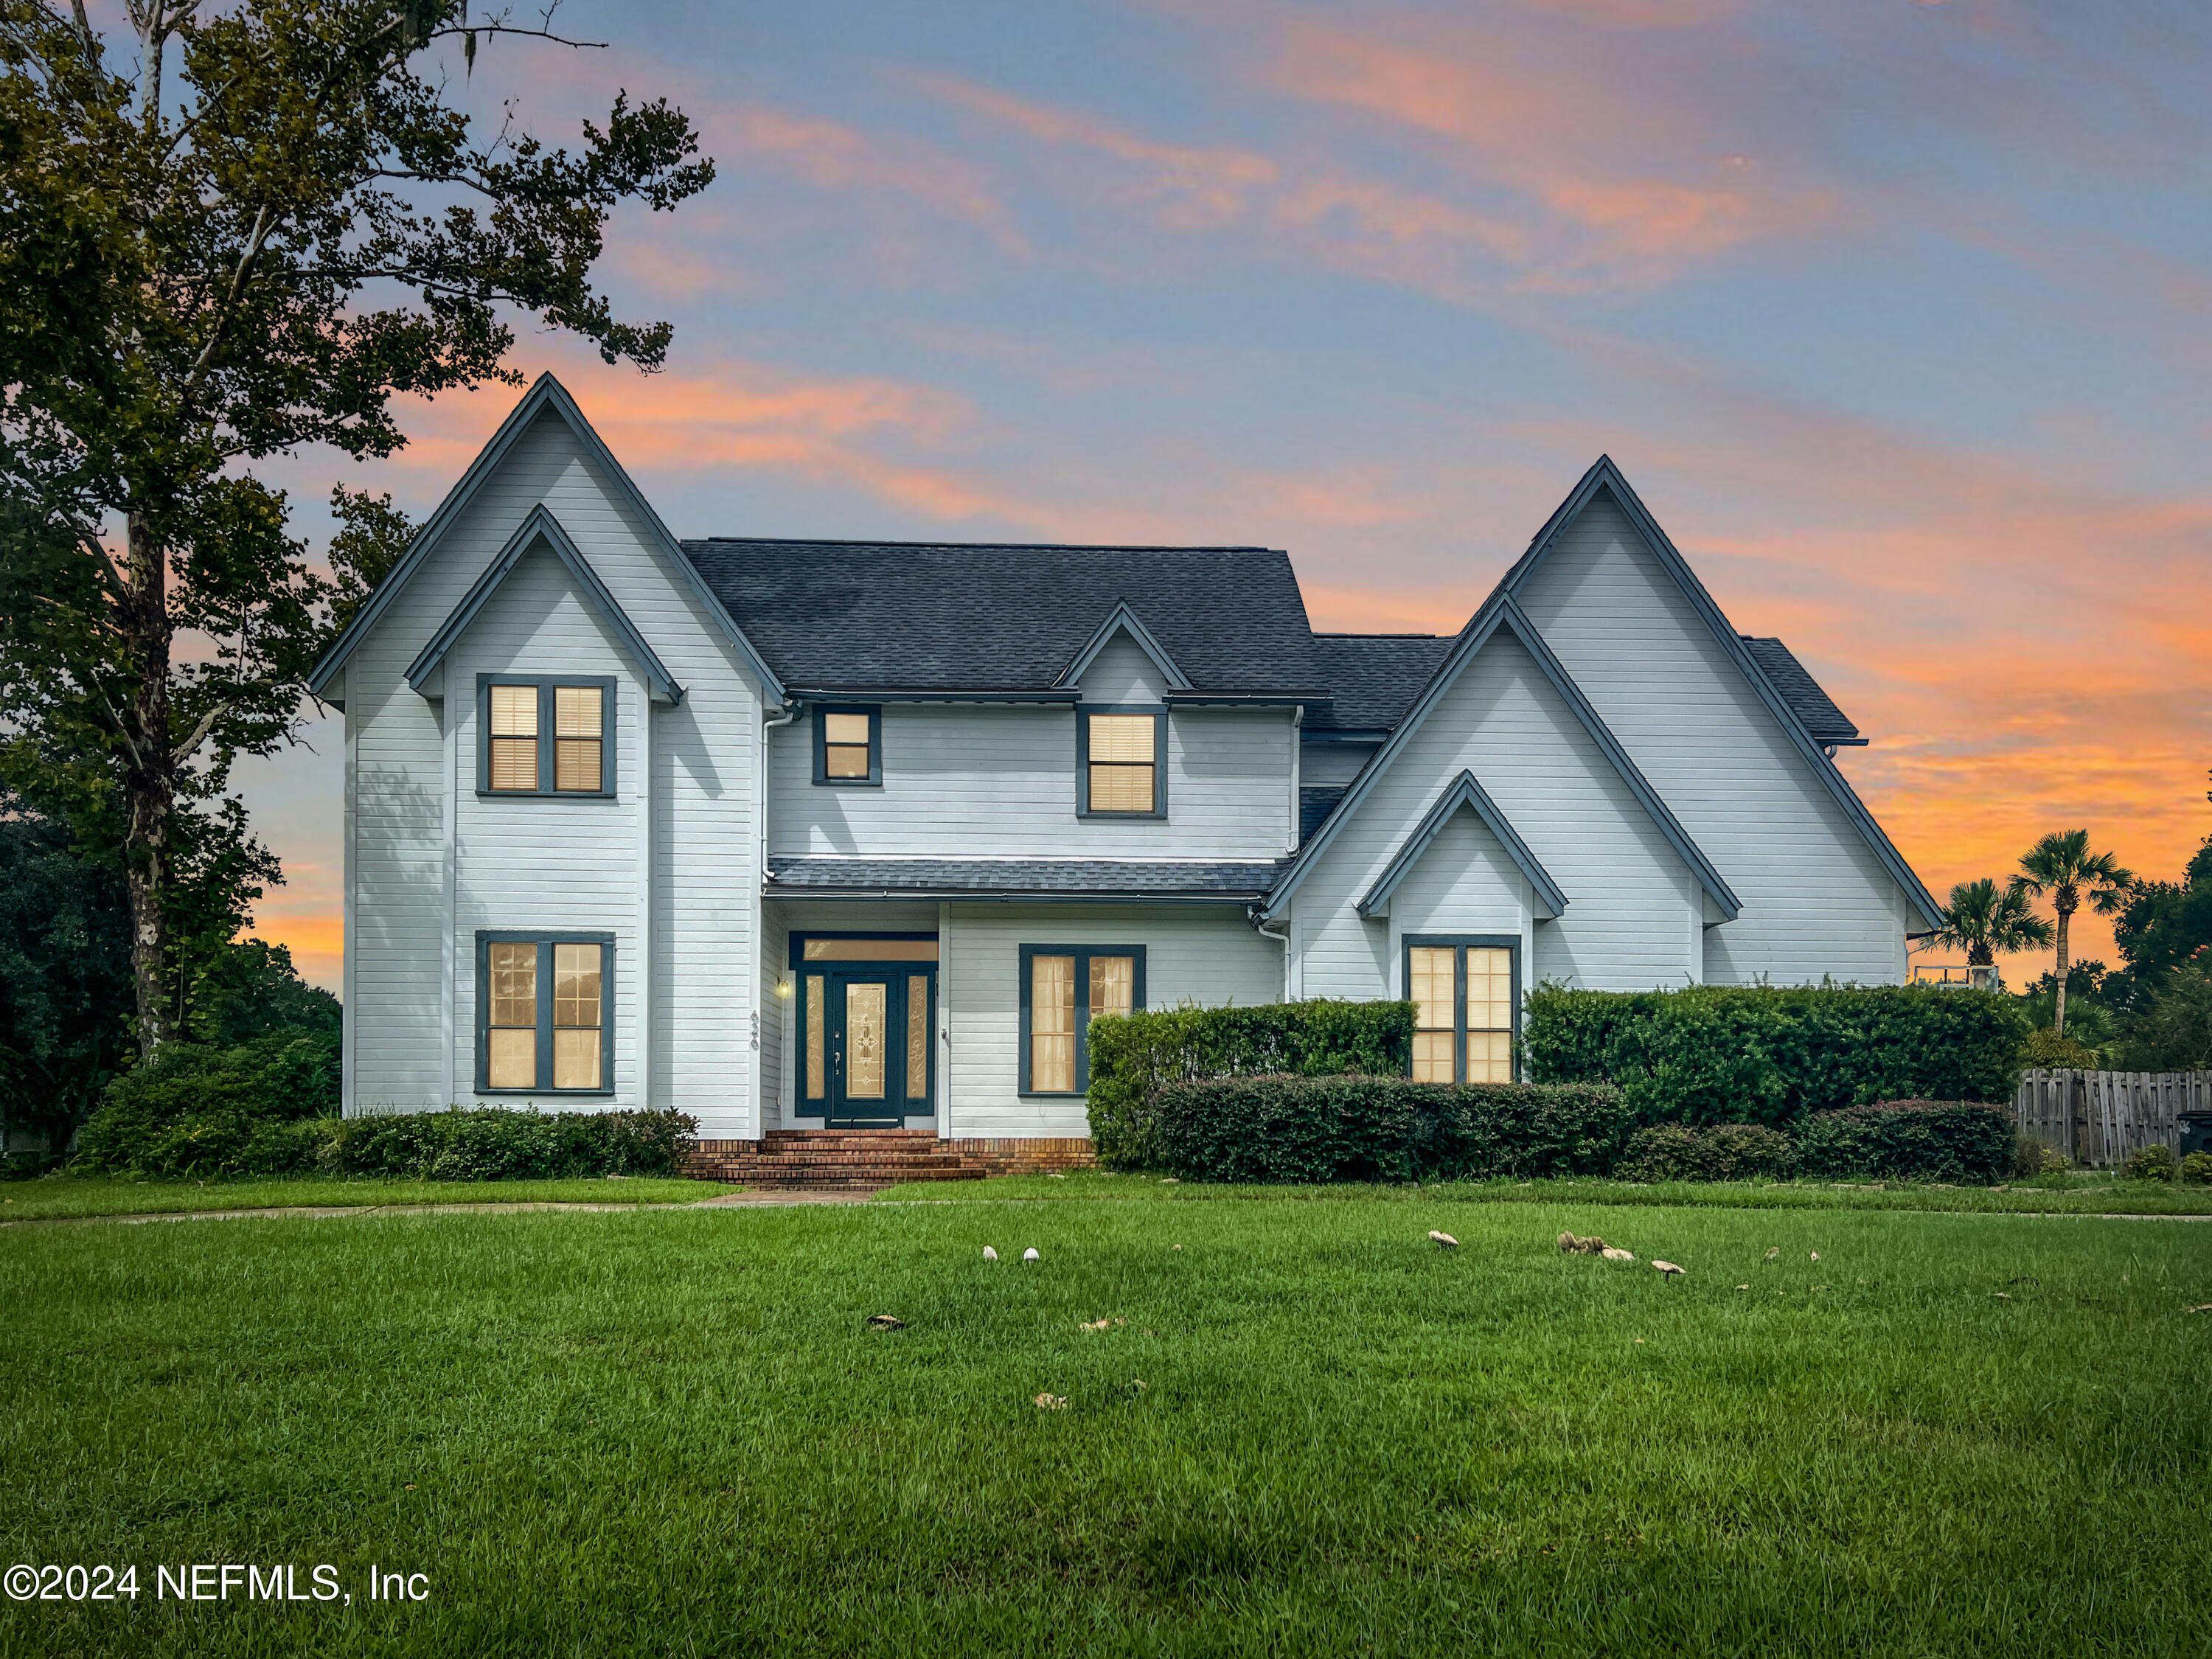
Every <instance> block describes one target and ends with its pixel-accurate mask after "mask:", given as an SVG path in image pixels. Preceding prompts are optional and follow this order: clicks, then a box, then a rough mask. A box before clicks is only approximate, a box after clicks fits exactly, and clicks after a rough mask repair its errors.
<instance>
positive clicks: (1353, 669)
mask: <svg viewBox="0 0 2212 1659" xmlns="http://www.w3.org/2000/svg"><path fill="white" fill-rule="evenodd" d="M1451 644H1452V642H1451V640H1450V638H1449V636H1447V637H1444V638H1442V639H1439V638H1437V636H1436V635H1431V634H1316V635H1314V636H1313V653H1314V665H1315V670H1316V673H1315V684H1317V685H1320V686H1322V687H1325V688H1326V689H1328V690H1330V691H1333V692H1334V693H1335V694H1336V701H1335V703H1334V705H1333V706H1332V707H1330V708H1315V709H1311V710H1309V711H1308V712H1307V714H1306V729H1307V730H1308V731H1310V732H1328V731H1339V732H1387V731H1389V729H1390V728H1391V727H1392V726H1395V725H1397V723H1398V722H1399V720H1401V719H1402V718H1403V717H1404V715H1405V713H1406V711H1407V709H1408V708H1412V707H1413V699H1414V698H1415V697H1417V696H1420V694H1421V688H1422V687H1423V686H1425V685H1426V684H1428V683H1429V681H1430V679H1431V678H1432V677H1433V676H1434V675H1435V673H1436V671H1437V665H1438V664H1440V663H1442V662H1443V659H1444V653H1446V652H1448V651H1449V650H1450V649H1451Z"/></svg>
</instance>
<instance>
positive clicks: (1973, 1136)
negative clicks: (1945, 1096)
mask: <svg viewBox="0 0 2212 1659" xmlns="http://www.w3.org/2000/svg"><path fill="white" fill-rule="evenodd" d="M1942 994H1943V995H1947V996H1948V995H1966V993H1964V992H1945V993H1942ZM1796 1142H1797V1168H1798V1172H1799V1173H1800V1174H1801V1175H1808V1176H1881V1177H1884V1178H1886V1179H1888V1180H1893V1181H1950V1182H1978V1183H1986V1182H1993V1181H1997V1180H2000V1179H2002V1177H2003V1176H2006V1175H2008V1174H2009V1173H2010V1172H2011V1170H2012V1168H2013V1160H2014V1158H2015V1155H2016V1152H2017V1145H2018V1137H2017V1135H2016V1134H2015V1131H2014V1129H2013V1124H2012V1117H2011V1115H2010V1114H2009V1113H2008V1112H2006V1111H2004V1110H2002V1109H2000V1108H1998V1107H1995V1106H1988V1105H1984V1104H1982V1103H1978V1102H1975V1101H1963V1100H1892V1101H1884V1102H1882V1103H1879V1104H1876V1105H1868V1106H1850V1107H1846V1108H1845V1109H1844V1110H1842V1111H1839V1112H1822V1113H1820V1114H1818V1115H1815V1116H1813V1117H1810V1118H1808V1119H1807V1120H1806V1121H1804V1122H1803V1123H1802V1124H1800V1125H1798V1126H1797V1130H1796Z"/></svg>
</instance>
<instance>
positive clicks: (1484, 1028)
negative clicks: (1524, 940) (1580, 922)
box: [1406, 935, 1521, 1083]
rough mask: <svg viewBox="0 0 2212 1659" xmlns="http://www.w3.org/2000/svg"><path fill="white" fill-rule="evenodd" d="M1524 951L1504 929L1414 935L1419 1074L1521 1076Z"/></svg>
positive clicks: (1445, 1079) (1444, 1079) (1464, 1079)
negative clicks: (1517, 1060)
mask: <svg viewBox="0 0 2212 1659" xmlns="http://www.w3.org/2000/svg"><path fill="white" fill-rule="evenodd" d="M1520 951H1521V945H1520V941H1519V940H1518V939H1511V938H1504V937H1490V936H1482V935H1477V936H1474V937H1472V938H1465V939H1421V938H1414V939H1407V941H1406V996H1407V1000H1408V1001H1410V1002H1412V1004H1413V1065H1412V1072H1413V1079H1414V1081H1416V1082H1419V1083H1510V1082H1512V1081H1513V1079H1514V1048H1515V1044H1516V1038H1517V1036H1518V1035H1519V1030H1520V1020H1519V1014H1520Z"/></svg>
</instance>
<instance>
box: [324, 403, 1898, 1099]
mask: <svg viewBox="0 0 2212 1659" xmlns="http://www.w3.org/2000/svg"><path fill="white" fill-rule="evenodd" d="M1593 479H1595V483H1593ZM1655 530H1656V526H1650V523H1649V519H1648V514H1644V513H1643V509H1642V508H1641V506H1640V503H1634V501H1633V495H1632V492H1630V491H1628V490H1627V488H1626V483H1625V481H1620V480H1618V475H1617V474H1614V473H1613V472H1612V471H1610V463H1601V466H1600V468H1599V469H1594V470H1593V477H1592V478H1586V479H1585V480H1584V483H1583V485H1582V486H1578V489H1577V494H1576V495H1573V496H1571V497H1570V501H1569V506H1568V507H1566V508H1563V509H1562V513H1561V514H1560V515H1559V516H1557V517H1556V518H1555V520H1554V521H1553V524H1552V525H1550V526H1547V528H1546V531H1545V532H1544V534H1543V535H1542V536H1541V537H1540V538H1539V542H1538V544H1536V546H1534V547H1532V550H1531V555H1530V556H1528V557H1527V558H1524V559H1523V560H1522V562H1521V563H1520V564H1519V565H1517V566H1516V567H1515V568H1514V570H1513V571H1512V572H1511V573H1510V574H1509V576H1508V578H1507V580H1506V581H1505V582H1504V584H1502V585H1501V586H1500V587H1499V589H1498V591H1497V592H1494V593H1493V594H1492V597H1491V599H1489V600H1488V601H1486V604H1485V605H1484V606H1483V607H1482V608H1481V609H1480V610H1479V611H1478V612H1477V613H1476V616H1475V618H1474V621H1473V622H1471V623H1469V625H1468V629H1465V630H1463V631H1462V634H1461V635H1459V636H1457V637H1456V638H1455V639H1453V640H1436V639H1430V638H1427V637H1425V636H1391V635H1359V636H1350V635H1316V634H1315V633H1313V631H1312V630H1311V628H1310V624H1309V623H1308V622H1307V619H1306V616H1305V612H1304V604H1303V600H1302V599H1300V597H1299V595H1298V592H1297V582H1296V579H1295V576H1294V575H1293V574H1292V573H1291V568H1290V566H1289V562H1288V561H1287V560H1286V559H1285V557H1284V556H1282V555H1281V554H1279V553H1276V552H1272V551H1270V550H1263V549H1250V548H1219V549H1163V548H1066V547H1017V546H1008V545H1001V544H991V545H982V544H976V545H949V544H904V545H890V544H875V543H823V542H808V543H798V542H779V541H770V540H759V539H751V540H744V539H732V538H715V539H710V540H706V541H694V542H688V543H681V544H679V543H678V542H677V541H676V540H675V538H673V537H672V536H671V535H670V534H669V532H668V531H667V529H666V527H665V526H663V525H662V524H661V522H660V520H659V518H658V516H657V515H656V514H654V513H653V510H652V508H651V507H650V506H649V505H648V504H647V502H646V501H645V500H644V498H643V496H642V495H641V494H640V493H639V492H638V491H637V489H636V488H635V484H634V483H632V482H631V481H630V480H629V477H627V476H626V475H625V474H624V473H623V471H622V469H621V467H620V465H619V464H618V463H617V461H616V460H615V459H614V458H613V457H612V456H611V454H610V453H608V452H607V450H606V448H605V445H604V444H602V443H601V442H600V441H599V439H598V437H597V436H596V435H595V434H593V433H592V432H591V430H590V428H589V427H588V425H587V424H586V422H584V419H583V416H582V414H581V411H580V410H578V409H577V408H576V407H575V405H574V403H573V401H572V400H570V399H569V398H568V396H567V394H566V392H563V391H562V390H561V389H560V387H559V386H557V383H555V382H553V381H551V380H550V377H549V378H548V379H547V380H543V381H541V382H540V383H539V384H538V386H535V387H533V388H532V391H531V392H530V394H529V395H528V396H527V397H526V398H525V399H524V400H523V403H522V404H520V405H519V406H518V408H517V410H516V411H515V413H514V415H513V416H512V417H511V418H510V419H509V421H508V422H507V424H506V425H505V426H503V427H502V428H501V432H500V433H499V434H498V435H496V436H495V439H494V441H493V443H492V444H491V445H490V446H488V447H487V449H486V451H485V453H484V454H483V456H482V457H480V458H479V459H478V461H477V464H476V465H473V466H472V467H471V469H470V471H469V472H468V474H467V475H465V477H464V478H463V479H462V481H461V482H460V483H459V484H458V485H457V486H456V488H455V489H454V491H453V495H451V496H449V497H448V499H447V502H446V503H445V504H444V505H443V506H441V508H440V509H439V511H438V513H436V514H435V515H434V516H433V518H432V519H431V520H429V521H428V524H427V525H426V526H425V529H424V531H423V532H422V534H421V535H420V536H418V538H416V543H415V544H414V545H413V546H412V547H410V550H409V553H408V555H407V556H406V557H405V558H404V560H403V561H402V562H401V564H400V566H399V567H398V569H397V570H395V572H394V573H393V574H392V577H391V578H390V579H388V580H386V583H385V584H384V585H383V586H381V587H380V590H379V592H377V594H376V595H375V596H374V598H373V599H372V600H371V602H370V603H369V604H368V605H366V606H365V607H364V608H363V611H362V615H361V616H360V617H358V618H357V619H356V623H355V624H354V625H353V627H352V628H351V629H349V631H348V633H347V635H345V636H344V638H343V639H342V640H341V641H339V643H338V645H337V647H334V648H333V651H332V653H331V657H330V658H329V659H327V660H326V661H325V664H323V665H321V666H320V667H319V669H318V671H317V676H316V682H315V683H316V685H317V687H318V690H319V691H320V692H321V693H322V695H324V696H325V697H326V698H327V699H329V700H330V701H332V702H337V703H338V704H340V705H341V706H342V707H343V711H344V716H345V722H346V779H347V786H346V787H347V794H346V815H345V823H346V830H345V840H346V896H347V914H346V924H347V927H346V986H345V1000H346V1006H347V1009H348V1019H347V1035H346V1044H347V1047H346V1054H345V1073H346V1103H347V1109H348V1110H349V1112H355V1113H361V1112H376V1111H384V1110H394V1109H400V1110H411V1109H430V1108H435V1107H441V1106H444V1105H446V1104H447V1103H461V1104H471V1103H479V1102H482V1103H501V1104H533V1105H538V1106H541V1107H544V1108H546V1109H573V1108H581V1107H588V1108H592V1109H599V1108H605V1107H606V1106H609V1105H615V1106H670V1107H676V1108H679V1109H683V1110H685V1111H689V1112H691V1113H693V1114H694V1115H696V1116H698V1117H699V1118H700V1120H701V1121H702V1135H704V1136H707V1137H709V1138H713V1139H731V1140H741V1141H742V1140H752V1139H758V1138H759V1137H761V1136H762V1135H763V1134H766V1133H771V1132H773V1131H775V1130H778V1129H783V1128H794V1127H809V1126H812V1127H823V1126H827V1127H849V1128H852V1129H855V1130H866V1129H874V1128H894V1127H897V1128H907V1129H914V1128H923V1129H933V1130H934V1131H935V1133H938V1134H939V1136H941V1137H947V1138H952V1139H1025V1138H1034V1137H1060V1138H1072V1137H1080V1136H1082V1135H1084V1134H1085V1133H1087V1121H1086V1118H1085V1103H1084V1098H1083V1091H1084V1089H1085V1086H1086V1085H1087V1075H1086V1074H1085V1066H1086V1064H1087V1045H1086V1044H1085V1041H1084V1032H1085V1027H1086V1026H1087V1023H1088V1021H1089V1019H1090V1018H1091V1017H1092V1016H1094V1015H1095V1014H1097V1013H1099V1012H1112V1011H1115V1010H1119V1009H1123V1008H1127V1007H1131V1006H1151V1007H1164V1006H1176V1005H1178V1004H1181V1003H1186V1002H1188V1003H1198V1004H1218V1003H1224V1002H1231V1001H1241V1002H1246V1003H1254V1002H1269V1001H1275V1000H1282V999H1285V998H1298V997H1311V996H1336V997H1349V998H1371V997H1382V996H1412V997H1414V998H1415V999H1416V1000H1417V1001H1419V1004H1420V1006H1421V1009H1422V1016H1421V1018H1422V1021H1423V1024H1424V1030H1423V1034H1422V1036H1421V1037H1420V1039H1419V1042H1420V1043H1421V1045H1422V1047H1421V1053H1422V1054H1424V1055H1425V1056H1426V1058H1425V1059H1423V1060H1419V1061H1417V1066H1419V1067H1420V1068H1422V1069H1423V1074H1424V1075H1459V1076H1495V1075H1510V1072H1511V1066H1512V1064H1513V1061H1512V1058H1511V1054H1512V1043H1513V1040H1514V1038H1515V1036H1516V1034H1517V1019H1518V1013H1517V1010H1518V1006H1519V999H1520V997H1521V995H1522V994H1523V993H1524V992H1525V990H1526V989H1527V988H1528V987H1529V986H1531V985H1534V984H1535V983H1537V982H1539V981H1565V982H1568V983H1571V984H1577V985H1583V986H1588V987H1597V988H1613V989H1629V988H1645V987H1651V986H1655V985H1679V984H1684V983H1694V982H1699V981H1708V980H1710V981H1747V980H1751V979H1754V978H1759V977H1764V978H1765V979H1767V980H1770V981H1775V982H1786V981H1797V980H1817V979H1819V978H1820V977H1821V976H1822V975H1834V976H1836V977H1838V978H1850V979H1857V980H1861V981H1881V980H1895V979H1898V978H1900V977H1902V976H1903V974H1904V954H1905V933H1906V932H1907V931H1908V929H1910V928H1912V927H1919V926H1923V925H1925V924H1924V921H1923V916H1924V915H1925V905H1926V902H1927V901H1926V895H1925V892H1924V890H1922V889H1921V888H1920V887H1919V884H1918V883H1917V880H1916V879H1914V878H1912V877H1911V872H1910V870H1909V869H1908V868H1906V867H1905V865H1904V863H1903V860H1901V859H1899V858H1898V857H1897V855H1896V854H1895V851H1894V848H1890V847H1889V844H1888V842H1887V839H1886V838H1885V837H1882V836H1881V831H1880V829H1879V826H1877V825H1875V824H1874V823H1873V820H1872V818H1871V817H1870V816H1868V815H1866V814H1865V810H1864V808H1863V805H1859V804H1858V803H1857V797H1856V796H1855V795H1852V794H1850V788H1849V785H1848V784H1845V783H1844V782H1843V781H1842V779H1841V776H1840V775H1839V774H1837V773H1835V771H1834V768H1833V765H1832V762H1831V761H1830V760H1829V758H1828V756H1827V754H1826V753H1825V752H1824V751H1823V749H1822V747H1821V746H1820V745H1821V744H1822V743H1829V742H1832V743H1844V742H1854V741H1857V732H1856V731H1855V729H1853V728H1850V726H1849V722H1848V721H1847V720H1844V717H1843V716H1842V714H1841V713H1840V711H1838V710H1836V709H1835V708H1834V707H1833V705H1832V703H1830V702H1827V700H1826V697H1825V696H1824V695H1823V694H1821V693H1820V689H1819V687H1818V686H1817V685H1816V684H1814V683H1813V681H1812V680H1811V678H1810V676H1809V675H1806V674H1804V673H1803V671H1802V667H1799V666H1798V665H1796V659H1794V658H1792V657H1790V655H1789V653H1788V651H1787V647H1784V646H1783V645H1782V643H1781V642H1780V641H1775V640H1771V639H1757V640H1753V641H1747V642H1742V643H1741V644H1739V645H1738V648H1737V649H1736V650H1735V651H1734V652H1731V651H1730V650H1729V642H1731V641H1737V640H1738V636H1736V635H1733V634H1732V633H1731V634H1729V635H1726V636H1725V638H1723V637H1722V636H1721V635H1719V634H1718V633H1717V632H1716V629H1715V628H1714V626H1713V624H1712V622H1711V617H1717V615H1718V613H1717V609H1712V608H1711V601H1710V599H1709V598H1705V597H1704V595H1703V589H1702V588H1701V587H1699V588H1696V589H1695V591H1694V592H1691V591H1689V590H1686V588H1685V587H1684V586H1683V580H1682V577H1683V574H1684V573H1685V572H1686V566H1683V565H1681V564H1680V556H1679V555H1677V554H1674V552H1673V550H1672V549H1671V547H1666V546H1663V545H1655V544H1654V541H1653V535H1654V532H1655ZM1661 540H1662V543H1663V538H1661ZM1688 580H1689V581H1690V582H1691V583H1692V584H1694V582H1695V578H1694V577H1690V578H1689V579H1688ZM1700 599H1702V605H1703V608H1701V606H1700V604H1699V601H1700ZM1708 610H1710V611H1711V617H1709V616H1708V615H1707V614H1706V612H1707V611H1708ZM1723 626H1724V624H1723ZM1762 664H1764V666H1762ZM1785 665H1786V666H1785ZM1816 732H1817V733H1818V734H1819V735H1818V736H1817V737H1816V736H1815V733H1816ZM1846 734H1848V735H1846ZM1839 791H1840V793H1839ZM1501 1022H1502V1023H1501ZM1501 1066H1502V1067H1504V1070H1503V1071H1502V1072H1501V1071H1500V1070H1499V1069H1498V1068H1499V1067H1501ZM1439 1068H1442V1069H1441V1070H1439Z"/></svg>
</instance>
